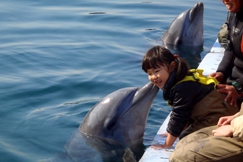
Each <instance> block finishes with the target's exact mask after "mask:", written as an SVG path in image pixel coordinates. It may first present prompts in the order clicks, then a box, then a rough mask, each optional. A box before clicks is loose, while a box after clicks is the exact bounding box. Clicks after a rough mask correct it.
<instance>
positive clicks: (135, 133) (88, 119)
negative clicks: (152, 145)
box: [48, 82, 159, 162]
mask: <svg viewBox="0 0 243 162" xmlns="http://www.w3.org/2000/svg"><path fill="white" fill-rule="evenodd" d="M158 90H159V88H158V87H157V86H154V85H153V84H152V83H151V82H149V83H147V84H145V85H144V86H142V87H140V88H139V87H129V88H123V89H119V90H117V91H114V92H113V93H111V94H109V95H107V96H106V97H104V98H103V99H102V100H101V101H100V102H98V103H97V104H96V105H95V106H94V107H93V108H92V109H91V110H90V111H89V112H88V113H87V115H86V116H85V118H84V120H83V122H82V124H81V125H80V126H79V128H78V130H77V131H75V133H74V134H73V136H72V137H71V139H70V140H69V141H68V142H67V143H66V144H65V150H64V151H63V153H61V154H59V155H57V156H55V157H54V158H53V159H49V160H48V161H52V162H54V161H58V162H60V161H65V162H66V161H82V162H86V161H87V162H98V161H106V162H110V161H111V162H113V161H117V162H119V161H124V162H135V161H138V160H139V159H140V158H141V156H142V154H143V153H144V145H143V136H144V131H145V126H146V122H147V117H148V114H149V111H150V109H151V105H152V102H153V100H154V98H155V97H156V95H157V93H158ZM141 148H142V149H141ZM141 150H142V152H141Z"/></svg>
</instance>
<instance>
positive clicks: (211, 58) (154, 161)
mask: <svg viewBox="0 0 243 162" xmlns="http://www.w3.org/2000/svg"><path fill="white" fill-rule="evenodd" d="M223 55H224V48H223V47H222V46H221V45H220V44H219V42H218V39H217V40H216V41H215V43H214V45H213V47H212V48H211V50H210V52H209V53H207V54H206V56H205V57H204V58H203V60H202V61H201V63H200V64H199V66H198V69H203V70H204V72H203V74H204V75H209V74H211V73H212V72H215V71H216V70H217V67H218V65H219V63H220V61H221V60H222V58H223ZM169 119H170V114H169V115H168V116H167V118H166V119H165V120H164V122H163V124H162V125H161V126H160V129H159V130H158V132H157V134H156V135H155V137H154V139H153V141H152V143H151V145H153V144H156V143H160V144H163V143H164V141H165V139H166V137H162V136H161V135H160V134H166V128H167V125H168V122H169ZM177 141H178V140H177ZM177 141H176V143H177ZM176 143H175V144H174V145H173V147H171V148H169V149H162V150H155V149H152V148H150V147H148V148H147V149H146V151H145V153H144V154H143V156H142V158H141V159H140V160H139V162H169V157H170V154H171V153H172V152H173V150H174V147H175V145H176Z"/></svg>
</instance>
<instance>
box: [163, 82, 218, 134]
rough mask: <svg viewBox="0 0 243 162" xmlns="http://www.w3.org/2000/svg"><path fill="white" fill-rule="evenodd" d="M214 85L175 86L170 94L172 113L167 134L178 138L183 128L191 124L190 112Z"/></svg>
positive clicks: (191, 84) (182, 84)
mask: <svg viewBox="0 0 243 162" xmlns="http://www.w3.org/2000/svg"><path fill="white" fill-rule="evenodd" d="M213 89H214V85H213V84H210V85H204V84H201V83H199V82H193V81H187V82H182V83H180V84H178V85H176V86H175V88H174V89H173V90H171V93H170V101H171V102H170V103H171V107H172V112H171V116H170V121H169V123H168V126H167V132H168V133H170V134H171V135H173V136H175V137H179V136H180V134H181V132H182V131H183V129H184V128H185V126H186V125H187V124H188V122H189V123H191V122H192V118H191V111H192V108H193V107H194V105H195V104H196V103H198V102H199V101H200V100H201V99H202V98H204V97H205V96H206V95H207V94H209V93H210V92H211V91H212V90H213Z"/></svg>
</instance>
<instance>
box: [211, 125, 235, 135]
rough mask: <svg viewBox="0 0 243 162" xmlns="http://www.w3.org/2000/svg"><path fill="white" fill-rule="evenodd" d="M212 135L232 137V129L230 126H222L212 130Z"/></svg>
mask: <svg viewBox="0 0 243 162" xmlns="http://www.w3.org/2000/svg"><path fill="white" fill-rule="evenodd" d="M212 134H213V136H221V137H232V136H233V127H232V126H231V125H223V126H221V127H218V128H217V129H215V130H212Z"/></svg>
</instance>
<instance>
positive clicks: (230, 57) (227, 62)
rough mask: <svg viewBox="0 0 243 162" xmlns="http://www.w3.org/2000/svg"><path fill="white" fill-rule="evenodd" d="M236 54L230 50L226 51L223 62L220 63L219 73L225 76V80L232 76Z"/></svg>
mask: <svg viewBox="0 0 243 162" xmlns="http://www.w3.org/2000/svg"><path fill="white" fill-rule="evenodd" d="M234 58H235V56H234V53H233V52H232V51H230V50H225V52H224V56H223V59H222V61H221V62H220V64H219V66H218V69H217V72H222V73H223V74H224V79H226V78H228V77H230V76H231V73H232V68H233V67H234Z"/></svg>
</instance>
